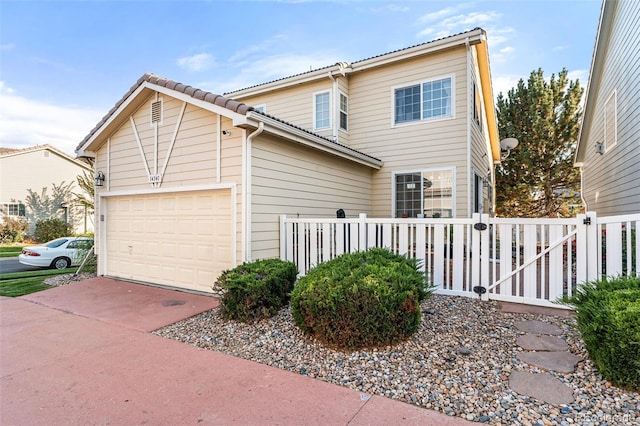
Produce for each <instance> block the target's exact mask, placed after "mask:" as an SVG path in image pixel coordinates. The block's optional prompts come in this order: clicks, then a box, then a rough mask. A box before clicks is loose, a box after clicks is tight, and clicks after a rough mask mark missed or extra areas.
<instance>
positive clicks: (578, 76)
mask: <svg viewBox="0 0 640 426" xmlns="http://www.w3.org/2000/svg"><path fill="white" fill-rule="evenodd" d="M567 77H568V78H569V80H573V81H575V80H579V81H580V86H582V87H583V88H586V87H587V82H588V81H589V70H573V71H569V72H568V73H567Z"/></svg>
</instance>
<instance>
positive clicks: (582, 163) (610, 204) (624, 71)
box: [575, 0, 640, 215]
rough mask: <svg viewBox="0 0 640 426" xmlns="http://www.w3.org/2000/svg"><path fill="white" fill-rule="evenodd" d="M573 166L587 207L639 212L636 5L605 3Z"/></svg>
mask: <svg viewBox="0 0 640 426" xmlns="http://www.w3.org/2000/svg"><path fill="white" fill-rule="evenodd" d="M590 75H591V78H590V80H589V86H588V88H587V95H586V103H585V111H584V116H583V122H582V127H581V130H580V137H579V141H578V149H577V151H576V157H575V162H576V165H577V166H579V167H581V169H582V195H583V199H584V203H585V207H586V208H587V209H588V210H590V211H595V212H597V213H598V214H599V215H617V214H627V213H637V212H639V211H640V3H638V2H637V1H634V0H617V1H610V0H606V1H604V2H603V5H602V11H601V15H600V24H599V26H598V33H597V39H596V45H595V49H594V53H593V59H592V63H591V73H590Z"/></svg>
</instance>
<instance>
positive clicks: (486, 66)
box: [476, 39, 500, 164]
mask: <svg viewBox="0 0 640 426" xmlns="http://www.w3.org/2000/svg"><path fill="white" fill-rule="evenodd" d="M476 52H477V54H478V68H479V71H480V82H481V84H482V99H483V101H484V102H483V103H484V111H485V114H486V116H487V127H488V132H489V145H490V146H491V155H492V159H493V163H494V164H499V163H500V141H499V139H500V136H499V135H498V118H497V117H498V116H497V111H496V108H495V106H494V103H493V85H492V82H491V65H490V63H489V48H488V46H487V41H486V39H483V40H482V41H481V42H480V43H479V44H477V46H476Z"/></svg>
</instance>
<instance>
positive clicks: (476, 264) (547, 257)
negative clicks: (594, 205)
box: [280, 212, 640, 307]
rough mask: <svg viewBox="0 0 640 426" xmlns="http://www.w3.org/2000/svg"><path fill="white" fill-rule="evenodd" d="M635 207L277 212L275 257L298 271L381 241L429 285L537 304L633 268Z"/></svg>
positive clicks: (636, 257)
mask: <svg viewBox="0 0 640 426" xmlns="http://www.w3.org/2000/svg"><path fill="white" fill-rule="evenodd" d="M638 228H640V213H638V214H631V215H623V216H612V217H597V215H596V214H595V213H593V212H587V213H586V214H580V215H577V216H576V217H575V218H570V219H518V218H490V217H489V216H488V215H485V214H477V213H476V214H474V215H473V217H472V218H469V219H404V218H403V219H390V218H368V217H367V216H366V215H365V214H360V215H359V217H358V218H344V219H336V218H289V217H286V216H281V217H280V258H281V259H283V260H288V261H292V262H294V263H295V264H296V265H297V267H298V271H299V272H300V274H301V275H305V274H306V273H307V271H308V270H309V269H311V268H313V267H314V266H315V265H317V264H318V263H320V262H325V261H328V260H330V259H333V258H334V257H336V256H339V255H341V254H343V253H347V252H355V251H359V250H366V249H368V248H371V247H384V248H387V249H389V250H391V251H393V252H394V253H398V254H402V255H405V256H408V257H412V258H417V259H419V260H420V265H421V269H422V270H423V271H424V272H425V276H426V279H427V283H428V284H430V285H432V286H435V288H436V290H435V292H436V293H439V294H448V295H459V296H467V297H476V298H480V299H482V300H502V301H508V302H516V303H526V304H532V305H539V306H550V307H564V306H563V305H558V304H556V303H554V301H555V300H557V299H558V298H560V297H562V296H571V295H572V294H573V293H574V292H575V291H576V288H577V286H578V285H580V284H581V283H584V282H586V281H592V280H595V279H599V278H602V277H604V276H619V275H634V274H635V275H637V274H638V271H639V270H640V246H639V245H638V244H637V243H636V235H637V230H638Z"/></svg>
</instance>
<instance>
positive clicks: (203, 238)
mask: <svg viewBox="0 0 640 426" xmlns="http://www.w3.org/2000/svg"><path fill="white" fill-rule="evenodd" d="M107 213H108V214H107V238H106V242H107V264H106V274H107V275H111V276H116V277H121V278H126V279H133V280H138V281H146V282H151V283H158V284H164V285H170V286H176V287H183V288H188V289H194V290H200V291H211V285H212V284H213V282H214V281H215V279H216V278H217V277H218V275H219V274H220V273H221V272H222V271H223V270H225V269H229V268H230V267H231V266H232V263H231V261H232V233H231V229H232V220H231V197H230V193H229V191H206V192H193V193H177V194H162V195H156V194H153V195H143V196H128V197H117V198H115V197H114V198H109V199H107Z"/></svg>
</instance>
